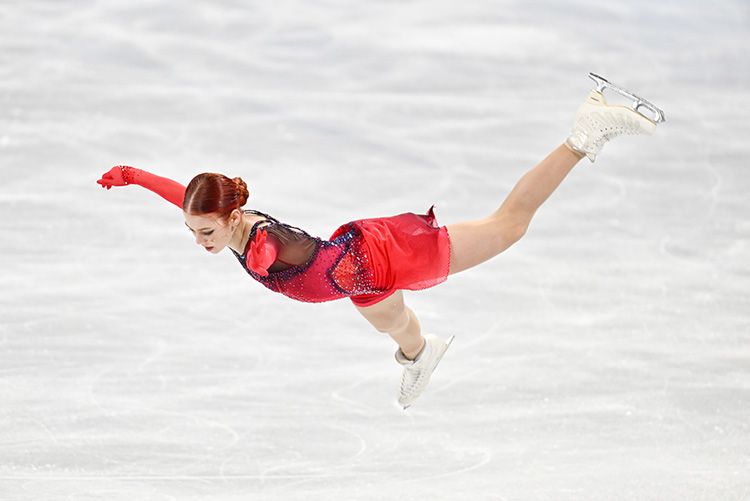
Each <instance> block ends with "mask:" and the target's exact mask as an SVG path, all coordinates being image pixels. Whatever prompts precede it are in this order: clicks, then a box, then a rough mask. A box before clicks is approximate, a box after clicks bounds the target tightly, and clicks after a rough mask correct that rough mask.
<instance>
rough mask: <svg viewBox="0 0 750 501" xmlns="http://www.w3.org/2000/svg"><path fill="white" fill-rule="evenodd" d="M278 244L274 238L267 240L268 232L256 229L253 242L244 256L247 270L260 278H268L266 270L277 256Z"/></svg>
mask: <svg viewBox="0 0 750 501" xmlns="http://www.w3.org/2000/svg"><path fill="white" fill-rule="evenodd" d="M279 247H280V243H279V242H277V241H276V239H274V238H268V232H267V231H266V230H264V229H258V230H257V231H256V233H255V240H253V241H252V243H251V244H250V251H249V252H248V253H247V256H245V264H246V265H247V267H248V268H250V269H251V270H253V271H254V272H255V273H257V274H258V275H260V276H262V277H267V276H268V268H269V267H270V266H271V265H272V264H273V263H274V261H276V256H278V255H279Z"/></svg>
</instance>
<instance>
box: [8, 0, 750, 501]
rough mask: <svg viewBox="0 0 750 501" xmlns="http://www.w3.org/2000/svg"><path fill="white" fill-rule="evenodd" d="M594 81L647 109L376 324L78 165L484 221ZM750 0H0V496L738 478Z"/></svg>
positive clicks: (638, 494) (437, 495)
mask: <svg viewBox="0 0 750 501" xmlns="http://www.w3.org/2000/svg"><path fill="white" fill-rule="evenodd" d="M589 71H595V72H598V73H600V74H602V75H604V76H605V77H607V78H609V79H611V80H612V81H614V82H616V83H619V84H621V85H622V86H625V87H627V88H629V89H631V90H633V91H636V92H637V93H639V94H641V95H642V96H643V97H645V98H647V99H649V100H651V101H652V102H654V103H655V104H656V105H658V106H659V107H661V108H663V109H664V110H665V112H666V116H667V122H666V123H665V124H663V125H661V126H659V128H658V130H657V132H656V134H655V135H654V136H653V137H637V138H635V137H626V138H622V139H619V140H617V141H615V142H613V143H612V144H609V145H607V146H606V147H605V149H604V151H603V153H602V154H601V156H600V159H599V160H598V161H597V163H596V164H593V165H592V164H590V163H589V162H588V161H584V162H581V163H580V164H579V166H578V167H577V168H576V169H575V170H574V171H573V173H572V174H571V175H570V176H569V177H568V178H567V179H566V180H565V182H564V183H563V185H562V186H561V187H560V188H559V190H558V191H557V192H556V193H555V194H554V195H553V196H552V197H551V198H550V200H548V202H547V203H546V204H545V205H544V206H543V207H542V209H541V210H540V211H539V212H538V213H537V216H536V218H535V220H534V222H533V224H532V227H531V229H530V231H529V232H528V233H527V235H526V236H525V237H524V239H523V240H522V241H521V242H519V243H518V244H517V245H516V246H514V247H513V248H511V249H510V250H509V251H507V252H506V253H504V254H502V255H501V256H499V257H498V258H496V259H495V260H493V261H490V262H489V263H486V264H485V265H483V266H481V267H479V268H476V269H473V270H470V271H468V272H465V273H463V274H460V275H457V276H453V277H450V278H449V280H448V281H447V282H446V283H445V284H443V285H441V286H439V287H437V288H434V289H431V290H428V291H422V292H417V293H407V295H406V299H407V303H408V304H409V305H411V306H412V307H413V309H414V310H415V311H416V312H417V314H418V316H419V318H420V320H421V323H422V327H423V329H424V331H426V332H434V333H437V334H440V335H442V336H447V335H450V334H455V335H456V341H455V342H454V344H453V346H452V348H451V349H450V351H449V352H448V353H447V355H446V357H445V358H444V359H443V362H442V364H441V366H440V367H439V369H438V371H437V372H436V373H435V375H434V378H433V381H432V383H431V386H430V387H429V388H428V390H427V392H426V393H425V394H424V395H423V396H422V398H421V399H420V400H419V401H418V402H417V404H416V405H415V406H414V407H413V408H411V409H409V411H408V412H402V411H399V410H398V409H397V408H396V406H395V405H394V399H395V395H396V392H397V387H398V381H399V377H400V367H399V366H398V365H397V364H396V363H395V362H394V360H393V352H394V350H395V345H394V344H393V343H392V342H391V341H390V339H388V338H387V337H386V336H384V335H382V334H379V333H377V332H376V331H375V330H373V329H372V328H371V327H370V326H369V325H368V324H367V323H366V322H365V320H364V319H363V318H361V317H360V316H359V315H358V314H357V312H356V311H355V310H354V309H353V307H352V306H351V305H350V303H349V301H347V300H342V301H337V302H332V303H326V304H303V303H297V302H294V301H292V300H289V299H287V298H285V297H283V296H281V295H277V294H274V293H272V292H270V291H268V290H266V289H265V288H263V287H262V286H261V285H259V284H258V283H256V282H254V281H253V280H252V279H251V278H250V277H249V276H247V275H246V274H245V273H244V271H243V270H242V269H241V268H240V266H239V265H238V264H237V262H236V260H235V258H234V256H232V255H231V253H229V252H228V251H226V252H224V253H222V254H221V255H219V256H212V255H209V254H207V253H206V252H205V251H203V250H202V249H201V248H200V247H198V246H196V245H195V243H194V241H193V239H192V236H191V235H190V233H189V232H188V231H187V229H186V228H185V227H184V225H183V219H182V214H181V212H180V211H179V210H177V209H176V208H175V207H173V206H171V205H169V204H168V203H166V202H164V201H163V200H161V199H160V198H158V197H157V196H155V195H153V194H152V193H150V192H148V191H146V190H144V189H142V188H140V187H137V186H133V187H125V188H113V189H112V190H111V191H105V190H102V189H101V188H100V187H99V186H98V185H97V184H96V183H95V181H96V179H98V178H99V176H100V175H101V174H102V173H103V172H105V171H106V170H108V169H109V168H110V167H111V166H112V165H116V164H121V163H122V164H129V165H133V166H136V167H140V168H144V169H148V170H150V171H153V172H155V173H157V174H161V175H164V176H168V177H172V178H174V179H176V180H178V181H180V182H182V183H183V184H187V182H188V181H189V180H190V179H191V178H192V177H193V176H194V175H195V174H197V173H199V172H203V171H220V172H223V173H226V174H228V175H230V176H242V177H243V178H244V179H245V180H246V181H247V182H248V184H249V186H250V190H251V201H250V203H249V206H250V207H253V208H256V209H259V210H263V211H265V212H270V213H271V214H273V215H274V216H276V217H277V218H279V219H281V220H283V221H285V222H287V223H290V224H293V225H296V226H300V227H302V228H305V229H306V230H307V231H309V232H310V233H312V234H315V235H319V236H322V237H327V236H329V235H330V233H331V232H332V231H333V230H334V229H335V228H336V227H337V226H338V225H339V224H341V223H344V222H347V221H349V220H352V219H358V218H364V217H375V216H386V215H392V214H397V213H401V212H405V211H414V212H422V211H424V210H425V209H427V207H429V206H430V205H431V204H433V203H434V204H436V213H437V216H438V220H439V222H440V223H441V224H448V223H454V222H458V221H462V220H467V219H472V218H479V217H483V216H485V215H487V214H488V213H489V212H491V211H492V210H494V209H495V208H496V207H497V206H498V205H499V204H500V202H501V201H502V200H503V198H504V197H505V196H506V195H507V193H508V191H509V190H510V189H511V188H512V186H513V184H514V183H515V182H516V181H517V180H518V178H519V177H520V176H521V175H522V174H523V173H524V172H525V171H526V170H527V169H529V168H531V167H532V166H533V165H534V164H535V163H536V162H537V161H539V160H541V159H542V158H543V157H544V156H545V155H546V154H547V153H548V152H549V151H551V150H552V149H553V148H554V147H556V146H557V145H559V144H560V143H561V142H562V141H563V140H564V139H565V137H566V134H567V132H568V129H569V126H570V123H571V119H572V116H573V113H574V112H575V110H576V109H577V107H578V105H579V104H580V102H581V101H582V100H583V98H584V97H585V96H586V94H587V93H588V91H589V89H590V88H591V87H592V82H591V81H589V80H588V78H587V77H586V75H587V73H588V72H589ZM749 89H750V6H749V4H748V2H747V0H714V1H712V2H707V1H697V0H685V1H681V0H660V1H658V2H650V1H646V0H636V1H629V2H597V1H594V0H577V1H556V0H535V1H524V2H522V1H515V2H514V1H481V0H477V1H463V2H459V1H454V0H431V1H427V0H421V1H408V2H396V1H384V2H364V1H351V0H307V1H295V2H292V1H283V0H276V1H273V2H271V1H266V2H260V1H254V2H250V1H239V0H219V1H212V2H208V1H201V2H163V1H153V0H117V1H111V0H106V1H105V0H100V1H93V0H78V1H52V0H47V1H38V0H32V1H21V0H0V233H1V234H2V236H1V237H0V262H1V263H2V274H1V275H0V500H2V501H21V500H23V501H27V500H28V501H41V500H54V501H62V500H66V501H67V500H70V501H82V500H106V501H120V500H123V501H133V500H138V501H141V500H144V501H145V500H152V501H166V500H179V501H193V500H212V501H213V500H220V501H224V500H281V501H296V500H299V501H311V500H314V501H317V500H325V501H331V500H334V501H336V500H350V499H357V500H359V499H362V500H377V501H382V500H395V499H415V500H472V501H473V500H478V501H484V500H493V501H524V500H550V501H560V500H571V501H572V500H575V501H579V500H597V501H601V500H655V501H657V500H658V501H664V500H670V501H671V500H675V501H684V500H707V501H727V500H729V501H736V500H747V499H750V195H749V193H750V170H749V169H750V165H749V164H750V140H749V139H748V138H750V120H748V109H750V90H749Z"/></svg>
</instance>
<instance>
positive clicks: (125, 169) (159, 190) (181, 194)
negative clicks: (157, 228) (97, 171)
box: [97, 165, 185, 209]
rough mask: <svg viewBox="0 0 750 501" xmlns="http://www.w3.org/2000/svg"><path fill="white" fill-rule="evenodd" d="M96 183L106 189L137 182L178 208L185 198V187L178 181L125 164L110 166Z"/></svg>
mask: <svg viewBox="0 0 750 501" xmlns="http://www.w3.org/2000/svg"><path fill="white" fill-rule="evenodd" d="M97 183H99V184H100V185H102V188H107V189H108V190H109V189H111V188H112V187H113V186H127V185H129V184H137V185H140V186H143V187H144V188H146V189H147V190H151V191H153V192H154V193H156V194H157V195H159V196H160V197H162V198H164V199H165V200H167V201H168V202H172V203H173V204H175V205H176V206H177V207H179V208H180V209H182V201H183V200H184V199H185V187H184V186H182V185H181V184H180V183H178V182H176V181H172V180H171V179H168V178H166V177H160V176H156V175H154V174H151V173H150V172H147V171H145V170H141V169H136V168H135V167H129V166H127V165H118V166H116V167H112V168H111V169H110V170H109V172H105V173H104V174H103V175H102V178H101V179H99V180H97Z"/></svg>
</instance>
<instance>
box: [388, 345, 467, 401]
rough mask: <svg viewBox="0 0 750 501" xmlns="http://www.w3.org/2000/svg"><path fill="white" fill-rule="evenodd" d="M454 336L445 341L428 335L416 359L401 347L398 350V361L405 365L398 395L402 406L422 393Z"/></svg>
mask: <svg viewBox="0 0 750 501" xmlns="http://www.w3.org/2000/svg"><path fill="white" fill-rule="evenodd" d="M453 337H454V336H451V337H449V338H448V340H447V341H443V340H442V339H440V338H439V337H437V336H435V335H432V334H428V335H426V336H425V337H424V338H425V345H424V348H422V351H421V352H420V353H419V355H417V358H415V359H414V360H409V359H407V358H406V357H405V356H404V354H403V353H402V352H401V350H400V349H399V350H397V351H396V361H397V362H398V363H399V364H401V365H403V366H404V372H403V374H402V375H401V391H400V392H399V396H398V403H399V405H401V407H403V408H404V409H406V408H407V407H409V406H410V405H411V404H413V403H414V401H415V400H416V399H417V398H418V397H419V395H421V394H422V391H423V390H424V389H425V388H426V387H427V383H429V382H430V376H431V375H432V372H433V371H434V370H435V367H437V364H438V363H440V359H441V358H443V355H444V354H445V352H446V350H447V349H448V347H449V346H450V345H451V343H452V342H453Z"/></svg>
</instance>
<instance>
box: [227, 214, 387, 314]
mask: <svg viewBox="0 0 750 501" xmlns="http://www.w3.org/2000/svg"><path fill="white" fill-rule="evenodd" d="M245 212H246V213H250V214H255V215H258V216H261V217H263V219H261V220H259V221H257V222H256V223H255V224H254V225H253V227H252V229H251V231H250V238H249V239H248V244H247V246H246V248H245V252H243V253H242V254H239V253H237V252H236V251H234V250H232V252H233V253H234V255H235V256H236V257H237V259H238V260H239V262H240V264H241V265H242V267H243V268H244V269H245V271H247V273H248V274H250V276H252V277H253V278H254V279H255V280H257V281H258V282H260V283H261V284H263V285H264V286H266V287H268V288H269V289H271V290H273V291H275V292H279V293H281V294H284V295H286V296H288V297H290V298H292V299H296V300H298V301H305V302H313V303H317V302H323V301H331V300H334V299H340V298H343V297H348V296H354V295H360V294H371V293H378V292H381V290H380V289H377V288H375V287H374V286H373V276H372V272H371V271H370V268H369V267H368V266H367V261H368V253H367V249H366V247H365V245H364V242H363V239H362V236H361V233H360V232H359V229H358V228H357V226H356V225H355V224H353V223H348V224H347V225H344V226H342V227H340V228H339V229H338V230H336V232H335V233H334V235H333V236H332V237H331V240H322V239H320V238H318V237H313V236H311V235H309V234H308V233H307V232H305V231H304V230H301V229H299V228H296V227H294V226H289V225H288V224H285V223H281V222H279V221H278V220H276V219H275V218H273V217H271V216H269V215H267V214H264V213H262V212H258V211H245ZM259 228H262V229H263V230H265V231H266V232H268V235H269V237H272V238H275V239H276V240H277V241H278V243H279V244H280V248H279V253H278V255H277V258H276V261H274V263H273V264H272V265H271V266H270V267H269V268H268V276H266V277H264V276H261V275H259V274H258V273H256V272H255V271H253V270H252V269H250V268H249V267H248V266H247V253H248V251H249V249H250V245H251V243H252V242H253V240H254V238H255V236H256V232H257V231H258V230H259Z"/></svg>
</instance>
